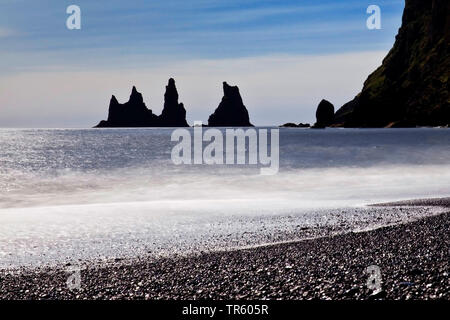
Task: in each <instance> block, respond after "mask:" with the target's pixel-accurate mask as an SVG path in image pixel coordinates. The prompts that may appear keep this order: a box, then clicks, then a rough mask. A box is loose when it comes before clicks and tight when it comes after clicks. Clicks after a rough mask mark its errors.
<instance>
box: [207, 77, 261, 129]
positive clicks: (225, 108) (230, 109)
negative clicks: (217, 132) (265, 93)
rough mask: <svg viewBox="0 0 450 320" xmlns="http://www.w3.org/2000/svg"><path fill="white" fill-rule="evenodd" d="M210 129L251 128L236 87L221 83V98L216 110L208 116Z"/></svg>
mask: <svg viewBox="0 0 450 320" xmlns="http://www.w3.org/2000/svg"><path fill="white" fill-rule="evenodd" d="M208 125H209V126H210V127H253V125H252V124H251V123H250V119H249V116H248V111H247V108H246V107H245V106H244V103H243V102H242V98H241V94H240V93H239V88H238V87H237V86H234V87H232V86H229V85H228V84H227V83H226V82H224V83H223V98H222V102H221V103H220V104H219V106H218V107H217V109H216V110H215V111H214V113H213V114H212V115H210V116H209V119H208Z"/></svg>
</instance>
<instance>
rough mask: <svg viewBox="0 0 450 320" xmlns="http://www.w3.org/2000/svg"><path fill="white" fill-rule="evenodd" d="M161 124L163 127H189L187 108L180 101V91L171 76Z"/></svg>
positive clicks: (160, 118)
mask: <svg viewBox="0 0 450 320" xmlns="http://www.w3.org/2000/svg"><path fill="white" fill-rule="evenodd" d="M159 124H160V126H163V127H188V126H189V125H188V123H187V122H186V109H184V105H183V104H182V103H178V91H177V88H176V87H175V80H174V79H172V78H170V79H169V84H168V85H167V86H166V93H165V94H164V109H163V111H162V114H161V115H160V116H159Z"/></svg>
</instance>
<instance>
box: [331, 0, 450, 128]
mask: <svg viewBox="0 0 450 320" xmlns="http://www.w3.org/2000/svg"><path fill="white" fill-rule="evenodd" d="M449 7H450V1H448V0H427V1H425V0H406V2H405V10H404V12H403V19H402V26H401V28H400V30H399V32H398V35H397V37H396V40H395V44H394V47H393V48H392V49H391V51H390V52H389V54H388V55H387V56H386V58H385V59H384V60H383V64H382V65H381V67H379V68H378V69H377V70H376V71H375V72H374V73H372V74H371V75H370V76H369V78H368V79H367V80H366V82H365V83H364V87H363V89H362V91H361V93H359V94H358V95H357V96H356V98H354V99H353V100H352V101H350V102H348V103H347V104H345V105H344V106H342V108H340V109H339V110H338V111H337V112H336V117H335V121H334V122H335V124H334V125H335V126H344V127H415V126H446V125H449V124H450V101H449V86H448V78H449V76H450V49H449V48H450V47H449V43H450V19H449V16H450V11H449V9H450V8H449Z"/></svg>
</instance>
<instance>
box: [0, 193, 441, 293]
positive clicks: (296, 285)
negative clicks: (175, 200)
mask: <svg viewBox="0 0 450 320" xmlns="http://www.w3.org/2000/svg"><path fill="white" fill-rule="evenodd" d="M398 205H402V206H405V205H407V206H413V205H419V206H424V205H425V206H430V205H437V206H441V207H450V198H443V199H426V200H416V201H407V202H401V203H390V204H381V205H377V206H398ZM449 211H450V209H449ZM449 230H450V212H447V213H442V214H439V215H437V216H432V217H427V218H422V219H420V220H417V221H414V222H410V223H406V224H399V225H394V226H387V227H383V228H379V229H376V230H371V231H367V232H358V233H354V232H351V233H346V234H341V235H335V236H330V237H323V238H318V239H311V240H302V241H297V242H290V243H283V244H275V245H268V246H261V247H256V248H250V249H240V250H233V251H223V252H212V253H211V252H210V253H199V254H198V255H195V256H189V257H171V258H160V259H148V258H141V259H134V260H132V261H129V260H118V261H113V262H110V263H107V264H105V265H87V266H85V267H83V269H82V270H81V272H80V275H81V279H80V280H81V282H80V288H79V289H73V290H69V289H68V286H67V284H66V281H67V279H68V276H70V275H71V274H72V273H71V272H72V271H70V272H68V271H67V270H70V269H71V267H73V266H70V265H66V266H62V267H51V268H50V267H46V268H38V269H23V270H21V271H20V272H9V273H5V272H4V271H3V272H0V299H445V300H448V299H450V281H449V277H448V274H449V272H450V271H449V260H450V259H449V258H450V252H449V250H450V235H449V234H450V233H449ZM371 265H376V266H378V267H379V268H380V271H381V291H379V292H377V293H376V294H375V295H374V294H373V291H372V290H371V289H369V288H367V285H366V283H367V279H368V277H369V274H367V273H366V268H367V267H368V266H371Z"/></svg>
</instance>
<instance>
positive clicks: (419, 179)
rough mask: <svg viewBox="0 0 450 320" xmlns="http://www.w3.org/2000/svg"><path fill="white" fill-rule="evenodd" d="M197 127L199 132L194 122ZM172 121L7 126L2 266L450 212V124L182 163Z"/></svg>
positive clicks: (0, 150)
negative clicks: (257, 161)
mask: <svg viewBox="0 0 450 320" xmlns="http://www.w3.org/2000/svg"><path fill="white" fill-rule="evenodd" d="M190 130H193V129H190ZM172 131H173V130H172V129H0V268H5V267H14V266H22V265H45V264H58V263H65V262H67V261H72V262H73V261H90V260H95V261H103V260H108V259H112V258H133V257H137V256H143V255H149V256H154V257H158V256H161V255H162V256H166V255H172V254H190V253H196V252H200V251H208V250H223V249H230V248H236V247H247V246H255V245H261V244H266V243H274V242H279V241H292V240H298V239H302V238H307V237H312V236H319V235H327V234H330V233H331V234H333V233H339V232H349V231H358V230H367V229H371V228H376V227H380V226H383V225H387V224H392V223H401V222H405V221H410V220H412V219H417V218H419V217H422V216H424V215H431V214H436V213H439V212H441V211H442V210H444V209H442V208H425V209H422V208H408V209H407V210H403V209H398V208H394V209H386V208H382V209H376V208H371V207H367V205H368V204H372V203H379V202H385V201H395V200H404V199H414V198H429V197H443V196H449V194H450V131H449V130H448V129H432V128H420V129H326V130H311V129H280V139H279V144H280V149H279V153H280V169H279V172H278V174H276V175H273V176H262V175H260V174H259V168H258V166H254V165H239V166H238V165H205V164H202V165H175V164H174V163H173V162H172V160H171V150H172V148H173V146H174V145H175V144H176V143H175V142H171V139H170V137H171V133H172Z"/></svg>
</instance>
